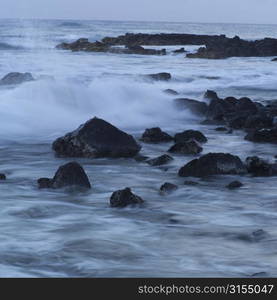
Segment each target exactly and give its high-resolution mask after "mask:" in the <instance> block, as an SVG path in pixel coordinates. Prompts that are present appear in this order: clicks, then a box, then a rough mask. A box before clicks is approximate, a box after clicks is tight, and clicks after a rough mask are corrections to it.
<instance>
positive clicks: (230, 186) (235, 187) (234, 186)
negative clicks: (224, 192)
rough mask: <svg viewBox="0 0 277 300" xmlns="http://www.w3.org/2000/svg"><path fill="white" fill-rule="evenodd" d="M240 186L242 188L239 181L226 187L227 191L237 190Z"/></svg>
mask: <svg viewBox="0 0 277 300" xmlns="http://www.w3.org/2000/svg"><path fill="white" fill-rule="evenodd" d="M242 186H243V184H242V183H241V182H240V181H232V182H231V183H229V184H228V185H227V186H226V187H227V188H228V189H237V188H240V187H242Z"/></svg>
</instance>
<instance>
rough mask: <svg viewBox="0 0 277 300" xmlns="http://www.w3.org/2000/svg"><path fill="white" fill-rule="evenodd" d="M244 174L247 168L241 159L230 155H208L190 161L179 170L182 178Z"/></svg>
mask: <svg viewBox="0 0 277 300" xmlns="http://www.w3.org/2000/svg"><path fill="white" fill-rule="evenodd" d="M244 173H246V168H245V166H244V164H243V163H242V161H241V160H240V158H239V157H238V156H235V155H231V154H229V153H208V154H206V155H203V156H201V157H200V158H199V159H194V160H192V161H190V162H189V163H187V164H186V165H185V166H183V167H182V168H181V169H180V170H179V176H181V177H188V176H193V177H204V176H209V175H225V174H244Z"/></svg>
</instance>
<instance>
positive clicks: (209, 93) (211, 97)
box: [204, 90, 220, 100]
mask: <svg viewBox="0 0 277 300" xmlns="http://www.w3.org/2000/svg"><path fill="white" fill-rule="evenodd" d="M204 98H205V99H208V100H220V98H219V97H218V96H217V93H216V92H215V91H211V90H207V91H206V93H205V94H204Z"/></svg>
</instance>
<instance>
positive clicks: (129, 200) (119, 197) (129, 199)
mask: <svg viewBox="0 0 277 300" xmlns="http://www.w3.org/2000/svg"><path fill="white" fill-rule="evenodd" d="M143 202H144V201H143V200H142V198H140V197H139V196H137V195H135V194H133V193H132V191H131V189H130V188H125V189H123V190H119V191H116V192H114V193H113V194H112V196H111V198H110V205H111V207H121V208H123V207H126V206H128V205H137V204H142V203H143Z"/></svg>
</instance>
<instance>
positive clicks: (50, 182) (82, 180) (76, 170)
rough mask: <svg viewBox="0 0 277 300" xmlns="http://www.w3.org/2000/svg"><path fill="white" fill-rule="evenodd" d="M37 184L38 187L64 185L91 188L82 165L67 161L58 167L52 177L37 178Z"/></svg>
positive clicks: (62, 186)
mask: <svg viewBox="0 0 277 300" xmlns="http://www.w3.org/2000/svg"><path fill="white" fill-rule="evenodd" d="M38 186H39V188H40V189H43V188H53V189H60V188H65V187H80V188H86V189H90V188H91V185H90V182H89V179H88V177H87V175H86V173H85V171H84V169H83V167H82V166H81V165H79V164H78V163H77V162H69V163H67V164H65V165H63V166H61V167H59V169H58V170H57V172H56V174H55V176H54V177H53V179H49V178H40V179H38Z"/></svg>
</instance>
